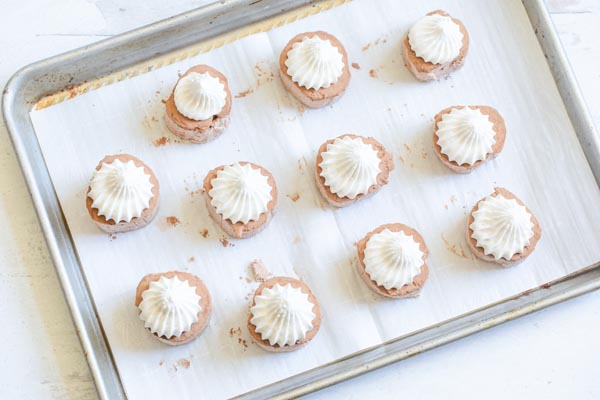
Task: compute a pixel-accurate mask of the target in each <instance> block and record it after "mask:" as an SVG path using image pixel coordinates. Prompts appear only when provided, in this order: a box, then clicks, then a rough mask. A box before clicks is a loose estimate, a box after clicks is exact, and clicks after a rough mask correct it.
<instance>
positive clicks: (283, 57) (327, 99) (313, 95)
mask: <svg viewBox="0 0 600 400" xmlns="http://www.w3.org/2000/svg"><path fill="white" fill-rule="evenodd" d="M314 36H318V37H319V38H321V39H323V40H329V41H330V42H331V44H332V45H334V46H335V47H336V48H337V49H338V51H339V52H340V53H341V54H342V60H343V62H344V69H343V70H342V75H341V76H340V77H339V78H338V80H337V81H336V82H335V83H333V84H332V85H331V86H329V87H326V88H320V89H318V90H315V89H307V88H305V87H303V86H300V85H298V84H297V83H296V82H294V81H293V80H292V77H291V76H290V75H289V74H288V68H287V66H286V65H285V62H286V61H287V55H288V52H289V51H290V50H291V49H292V46H293V45H294V44H295V43H298V42H301V41H302V39H304V38H305V37H309V38H310V37H314ZM279 77H280V78H281V82H282V83H283V86H284V87H285V88H286V90H287V91H288V92H289V93H290V94H291V95H292V96H294V97H295V98H296V99H298V101H300V102H301V103H302V104H304V105H305V106H306V107H309V108H322V107H326V106H328V105H330V104H332V103H334V102H335V101H337V100H338V99H339V98H340V97H341V96H342V95H343V94H344V92H345V91H346V88H347V87H348V84H349V83H350V77H351V75H350V68H349V67H348V55H347V53H346V49H345V48H344V45H342V43H341V42H340V41H339V40H338V39H337V38H336V37H335V36H333V35H331V34H330V33H327V32H323V31H316V32H305V33H300V34H298V35H296V36H294V37H293V38H292V39H291V40H290V41H289V42H288V43H287V45H286V46H285V47H284V48H283V50H282V51H281V54H280V56H279Z"/></svg>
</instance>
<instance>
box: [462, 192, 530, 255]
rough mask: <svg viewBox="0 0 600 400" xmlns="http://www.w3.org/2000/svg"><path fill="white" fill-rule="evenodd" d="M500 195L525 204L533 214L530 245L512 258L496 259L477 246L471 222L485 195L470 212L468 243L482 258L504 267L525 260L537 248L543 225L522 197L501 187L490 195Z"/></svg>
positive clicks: (475, 253)
mask: <svg viewBox="0 0 600 400" xmlns="http://www.w3.org/2000/svg"><path fill="white" fill-rule="evenodd" d="M498 195H500V196H502V197H504V198H507V199H515V200H516V201H517V203H518V204H519V205H521V206H524V207H525V208H526V209H527V212H528V213H529V214H530V215H531V222H533V237H532V238H531V239H530V241H529V246H526V247H525V250H524V251H523V252H522V253H518V254H515V255H514V256H512V257H511V258H510V260H507V259H505V258H500V259H499V260H496V259H495V258H494V256H492V255H487V254H485V253H484V251H483V248H482V247H478V246H477V241H476V240H475V239H473V238H472V236H473V230H472V229H471V224H472V223H473V222H474V220H475V219H474V218H473V213H474V212H475V211H477V210H478V209H479V203H480V202H481V201H483V200H484V199H485V197H484V198H482V199H480V200H479V201H478V202H477V203H475V205H474V206H473V209H472V210H471V213H470V214H469V219H468V222H467V244H468V245H469V249H470V250H471V252H472V253H473V254H474V255H475V256H476V257H477V258H479V259H480V260H483V261H489V262H494V263H497V264H500V265H501V266H503V267H511V266H513V265H516V264H518V263H520V262H521V261H523V260H524V259H525V258H527V257H528V256H529V255H530V254H531V253H532V252H533V250H535V246H536V245H537V243H538V242H539V240H540V238H541V237H542V227H541V226H540V223H539V221H538V220H537V218H536V217H535V215H534V214H533V212H532V211H531V210H530V209H529V207H527V206H526V205H525V203H523V202H522V201H521V199H519V198H518V197H517V196H515V195H514V194H512V193H511V192H509V191H508V190H506V189H504V188H501V187H497V188H495V189H494V193H492V194H491V195H490V196H492V197H496V196H498ZM486 197H487V196H486Z"/></svg>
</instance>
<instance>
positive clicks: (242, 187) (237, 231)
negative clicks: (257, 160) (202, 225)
mask: <svg viewBox="0 0 600 400" xmlns="http://www.w3.org/2000/svg"><path fill="white" fill-rule="evenodd" d="M203 186H204V192H205V195H206V206H207V208H208V211H209V214H210V216H211V217H212V219H213V220H214V221H215V222H216V223H217V224H219V226H220V227H221V228H222V229H223V231H225V233H227V234H228V235H229V236H231V237H234V238H237V239H242V238H247V237H250V236H254V235H256V234H257V233H259V232H260V231H262V230H263V229H264V228H265V227H266V226H267V224H268V223H269V221H270V220H271V218H272V217H273V214H274V213H275V210H276V208H277V197H278V192H277V185H276V184H275V178H273V175H271V173H270V172H269V171H267V170H266V169H265V168H263V167H261V166H260V165H257V164H253V163H250V162H245V161H240V162H236V163H233V164H231V165H222V166H220V167H217V168H215V169H213V170H211V171H209V172H208V174H207V175H206V178H204V185H203Z"/></svg>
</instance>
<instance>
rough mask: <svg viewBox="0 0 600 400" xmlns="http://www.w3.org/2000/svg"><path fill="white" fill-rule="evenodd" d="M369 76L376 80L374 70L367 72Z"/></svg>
mask: <svg viewBox="0 0 600 400" xmlns="http://www.w3.org/2000/svg"><path fill="white" fill-rule="evenodd" d="M369 76H370V77H371V78H377V71H376V70H374V69H371V70H369Z"/></svg>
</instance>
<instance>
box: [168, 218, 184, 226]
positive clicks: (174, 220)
mask: <svg viewBox="0 0 600 400" xmlns="http://www.w3.org/2000/svg"><path fill="white" fill-rule="evenodd" d="M180 223H181V221H179V218H177V217H175V216H170V217H167V224H169V225H170V226H172V227H176V226H177V225H179V224H180Z"/></svg>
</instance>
